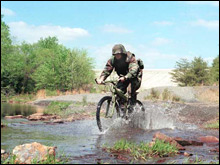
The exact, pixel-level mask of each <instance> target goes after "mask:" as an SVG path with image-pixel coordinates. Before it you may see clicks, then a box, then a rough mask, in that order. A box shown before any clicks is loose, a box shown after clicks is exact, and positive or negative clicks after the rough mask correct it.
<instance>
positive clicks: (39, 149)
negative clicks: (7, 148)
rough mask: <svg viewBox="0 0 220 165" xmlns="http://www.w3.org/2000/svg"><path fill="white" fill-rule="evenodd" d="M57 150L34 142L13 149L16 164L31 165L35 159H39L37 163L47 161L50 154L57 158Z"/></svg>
mask: <svg viewBox="0 0 220 165" xmlns="http://www.w3.org/2000/svg"><path fill="white" fill-rule="evenodd" d="M55 148H56V147H48V146H44V145H42V144H40V143H37V142H34V143H29V144H23V145H19V146H16V147H15V148H14V149H13V155H15V156H16V160H15V162H16V163H20V164H23V163H25V164H30V163H31V161H32V160H33V159H37V161H41V160H46V159H47V156H48V154H49V155H51V156H55V155H56V153H55Z"/></svg>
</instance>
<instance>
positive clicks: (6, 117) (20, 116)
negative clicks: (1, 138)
mask: <svg viewBox="0 0 220 165" xmlns="http://www.w3.org/2000/svg"><path fill="white" fill-rule="evenodd" d="M20 118H24V116H23V115H15V116H5V119H20Z"/></svg>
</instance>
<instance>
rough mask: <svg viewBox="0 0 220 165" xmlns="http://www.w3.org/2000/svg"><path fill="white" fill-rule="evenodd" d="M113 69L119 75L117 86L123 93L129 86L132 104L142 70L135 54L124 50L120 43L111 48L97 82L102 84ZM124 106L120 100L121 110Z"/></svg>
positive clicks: (135, 97)
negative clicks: (110, 54)
mask: <svg viewBox="0 0 220 165" xmlns="http://www.w3.org/2000/svg"><path fill="white" fill-rule="evenodd" d="M113 69H115V71H116V73H117V75H118V76H119V82H118V84H117V88H118V89H120V90H121V91H122V92H123V93H124V94H125V93H126V92H127V88H128V86H129V88H128V93H129V94H130V96H131V105H134V103H135V101H136V99H137V94H136V90H138V89H139V88H140V86H141V80H142V75H143V72H142V69H141V68H140V67H139V65H138V62H137V60H136V58H135V55H134V54H133V53H131V52H129V51H126V49H125V47H124V46H123V45H122V44H116V45H114V47H113V48H112V56H111V58H110V59H109V60H108V61H107V64H106V65H105V68H104V70H103V71H102V73H101V75H100V77H99V79H97V83H98V84H102V82H103V81H104V80H105V79H107V77H108V76H109V75H110V74H111V73H112V71H113ZM124 108H125V106H124V104H123V102H121V109H122V110H123V109H124Z"/></svg>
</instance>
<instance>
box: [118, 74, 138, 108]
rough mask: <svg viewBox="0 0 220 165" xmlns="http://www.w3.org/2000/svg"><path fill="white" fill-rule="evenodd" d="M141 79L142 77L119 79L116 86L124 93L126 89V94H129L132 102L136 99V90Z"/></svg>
mask: <svg viewBox="0 0 220 165" xmlns="http://www.w3.org/2000/svg"><path fill="white" fill-rule="evenodd" d="M141 80H142V77H136V78H133V79H129V80H125V81H124V82H121V81H119V82H118V84H117V88H118V89H120V90H121V91H122V92H123V93H124V94H125V93H126V92H127V91H128V94H129V95H130V96H131V102H132V103H134V102H135V101H136V99H137V93H136V91H137V90H138V89H139V88H140V86H141ZM122 104H123V103H122Z"/></svg>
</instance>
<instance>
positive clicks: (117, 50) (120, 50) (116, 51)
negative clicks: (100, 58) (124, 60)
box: [112, 44, 127, 55]
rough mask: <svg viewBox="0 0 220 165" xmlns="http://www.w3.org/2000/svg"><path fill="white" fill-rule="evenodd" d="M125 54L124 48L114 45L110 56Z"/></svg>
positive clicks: (120, 45)
mask: <svg viewBox="0 0 220 165" xmlns="http://www.w3.org/2000/svg"><path fill="white" fill-rule="evenodd" d="M119 53H121V54H127V51H126V50H125V47H124V46H123V45H122V44H116V45H115V46H114V47H113V48H112V55H115V54H119Z"/></svg>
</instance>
